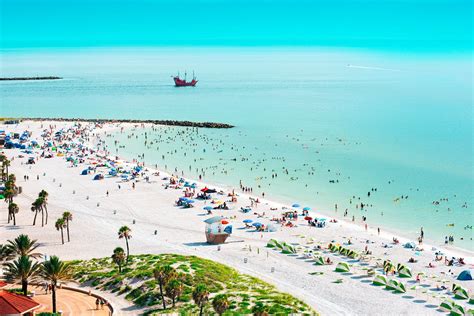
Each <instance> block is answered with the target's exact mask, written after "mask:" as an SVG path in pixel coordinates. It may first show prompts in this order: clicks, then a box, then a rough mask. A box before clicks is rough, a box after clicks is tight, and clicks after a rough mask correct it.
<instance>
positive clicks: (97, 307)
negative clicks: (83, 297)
mask: <svg viewBox="0 0 474 316" xmlns="http://www.w3.org/2000/svg"><path fill="white" fill-rule="evenodd" d="M99 304H100V301H99V298H97V299H96V300H95V309H97V310H98V309H99Z"/></svg>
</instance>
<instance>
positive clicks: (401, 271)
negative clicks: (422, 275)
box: [397, 265, 412, 278]
mask: <svg viewBox="0 0 474 316" xmlns="http://www.w3.org/2000/svg"><path fill="white" fill-rule="evenodd" d="M397 271H398V276H399V277H401V278H411V276H412V274H411V270H410V268H408V267H407V266H404V265H399V266H398V269H397Z"/></svg>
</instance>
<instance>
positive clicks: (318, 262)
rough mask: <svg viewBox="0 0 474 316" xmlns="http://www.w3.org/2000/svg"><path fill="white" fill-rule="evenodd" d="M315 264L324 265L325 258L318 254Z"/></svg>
mask: <svg viewBox="0 0 474 316" xmlns="http://www.w3.org/2000/svg"><path fill="white" fill-rule="evenodd" d="M314 264H315V265H317V266H323V265H324V258H323V257H321V256H317V257H316V258H315V259H314Z"/></svg>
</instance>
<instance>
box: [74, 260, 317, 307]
mask: <svg viewBox="0 0 474 316" xmlns="http://www.w3.org/2000/svg"><path fill="white" fill-rule="evenodd" d="M160 265H171V266H172V267H173V268H175V269H176V271H177V272H179V273H182V276H183V293H182V294H181V296H180V297H179V298H178V299H177V300H176V307H175V308H171V300H170V299H168V298H166V302H167V307H169V308H168V309H166V310H162V308H161V304H162V301H161V296H160V294H159V293H160V292H159V285H158V282H156V280H155V279H154V278H153V270H154V269H155V268H156V267H157V266H160ZM73 266H74V276H75V279H76V280H77V281H79V282H80V283H83V284H85V285H92V286H94V287H96V288H99V289H101V290H105V291H110V292H113V293H117V294H118V295H124V296H125V298H126V299H127V300H129V301H131V302H133V303H134V304H136V305H138V306H143V307H146V306H149V307H150V308H149V309H148V310H147V312H146V315H154V314H164V313H168V314H169V313H177V314H181V315H184V314H196V313H198V307H197V306H196V305H195V304H194V302H193V299H192V292H193V289H194V287H195V286H196V285H197V284H205V285H206V286H207V289H208V291H209V293H210V295H209V299H210V301H212V298H213V297H214V296H215V295H216V294H227V295H228V298H229V301H230V308H229V309H228V310H227V312H226V315H242V314H251V313H252V308H253V307H254V306H255V304H256V303H257V302H262V303H263V304H264V305H265V306H266V307H267V311H268V312H269V313H270V314H278V315H284V314H298V315H304V314H306V315H313V314H316V312H315V311H314V310H312V309H311V308H310V307H309V306H308V305H306V304H305V303H304V302H302V301H300V300H298V299H296V298H294V297H292V296H291V295H288V294H285V293H281V292H278V291H277V290H276V289H275V287H274V286H272V285H270V284H268V283H265V282H263V281H261V280H259V279H257V278H254V277H251V276H248V275H244V274H240V273H239V272H237V271H236V270H235V269H232V268H230V267H228V266H225V265H223V264H220V263H217V262H214V261H210V260H206V259H202V258H199V257H195V256H182V255H175V254H163V255H137V256H130V262H129V263H128V264H127V265H126V266H124V267H123V269H122V273H119V272H118V269H117V266H116V265H115V264H114V263H113V262H112V260H111V259H110V258H96V259H91V260H86V261H78V260H76V261H74V262H73ZM204 311H205V313H206V314H215V312H214V310H213V309H212V305H211V304H210V302H209V303H208V304H206V306H205V308H204Z"/></svg>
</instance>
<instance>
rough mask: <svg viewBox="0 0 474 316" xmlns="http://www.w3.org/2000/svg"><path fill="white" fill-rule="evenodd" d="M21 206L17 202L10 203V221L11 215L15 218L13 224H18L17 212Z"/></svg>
mask: <svg viewBox="0 0 474 316" xmlns="http://www.w3.org/2000/svg"><path fill="white" fill-rule="evenodd" d="M19 210H20V208H19V207H18V205H17V204H16V203H10V204H9V205H8V222H10V217H11V218H13V226H16V216H15V214H16V213H18V211H19Z"/></svg>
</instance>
